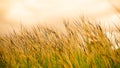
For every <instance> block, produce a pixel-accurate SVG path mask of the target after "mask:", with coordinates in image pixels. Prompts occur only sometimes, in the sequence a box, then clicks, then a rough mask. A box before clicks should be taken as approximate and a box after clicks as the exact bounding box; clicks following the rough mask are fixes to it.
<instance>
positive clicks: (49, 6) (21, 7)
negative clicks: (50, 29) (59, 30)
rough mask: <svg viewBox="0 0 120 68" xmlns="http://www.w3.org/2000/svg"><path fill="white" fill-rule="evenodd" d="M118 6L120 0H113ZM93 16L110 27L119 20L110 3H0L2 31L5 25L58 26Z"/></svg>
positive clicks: (97, 0) (67, 0) (61, 0)
mask: <svg viewBox="0 0 120 68" xmlns="http://www.w3.org/2000/svg"><path fill="white" fill-rule="evenodd" d="M111 2H112V3H113V4H115V6H119V3H120V1H119V0H111ZM79 15H85V16H90V17H91V18H95V19H96V20H98V21H99V20H100V21H103V22H105V23H104V24H110V22H111V20H112V21H117V20H119V19H118V18H117V16H116V15H118V14H116V12H115V10H114V9H113V7H112V6H111V4H110V2H109V1H108V0H0V29H3V30H4V28H6V27H4V26H9V24H11V25H14V26H16V25H18V24H20V22H22V24H25V25H33V24H35V23H40V24H54V25H56V24H58V25H56V26H59V24H60V23H59V22H58V21H61V20H63V19H68V18H72V17H77V16H79ZM108 21H109V23H108Z"/></svg>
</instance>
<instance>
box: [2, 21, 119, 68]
mask: <svg viewBox="0 0 120 68" xmlns="http://www.w3.org/2000/svg"><path fill="white" fill-rule="evenodd" d="M80 22H81V23H80ZM64 25H65V28H66V34H64V33H61V32H59V31H57V30H55V29H52V28H48V27H43V26H39V25H38V26H36V27H33V28H32V29H31V30H30V31H29V30H26V28H24V27H22V28H21V31H20V34H18V33H16V32H13V33H10V34H9V36H8V35H4V36H2V37H0V68H119V67H120V49H117V50H113V49H111V46H113V44H112V43H111V42H110V41H109V39H108V38H107V37H106V35H105V34H104V31H103V30H102V28H101V27H100V26H99V25H93V24H91V23H89V21H86V20H83V19H81V20H80V21H76V22H74V24H72V25H70V24H68V23H67V22H65V23H64ZM116 43H117V42H116Z"/></svg>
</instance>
